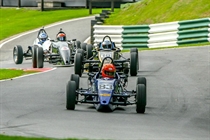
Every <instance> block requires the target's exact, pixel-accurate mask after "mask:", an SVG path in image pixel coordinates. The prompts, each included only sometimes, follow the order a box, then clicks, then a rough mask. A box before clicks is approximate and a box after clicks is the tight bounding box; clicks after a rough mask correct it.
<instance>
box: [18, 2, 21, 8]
mask: <svg viewBox="0 0 210 140" xmlns="http://www.w3.org/2000/svg"><path fill="white" fill-rule="evenodd" d="M18 7H19V8H20V7H21V0H18Z"/></svg>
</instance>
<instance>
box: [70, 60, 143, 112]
mask: <svg viewBox="0 0 210 140" xmlns="http://www.w3.org/2000/svg"><path fill="white" fill-rule="evenodd" d="M107 59H108V61H109V62H110V63H109V64H113V65H112V67H113V66H114V63H115V62H114V60H113V59H112V57H105V58H104V59H103V60H102V65H101V67H100V69H99V71H98V72H91V73H88V86H89V87H88V88H87V89H83V88H79V83H80V82H79V81H80V77H79V75H77V74H72V75H71V78H70V80H69V81H68V82H67V84H66V109H67V110H75V107H76V104H78V103H88V104H93V106H94V107H95V109H96V110H97V111H111V112H112V111H114V110H115V109H116V108H117V107H118V106H127V105H133V104H135V105H136V112H137V113H144V112H145V107H146V78H145V77H138V78H137V82H136V90H135V91H134V90H132V91H128V90H126V85H127V82H128V80H127V77H128V76H127V75H125V74H124V73H120V72H114V73H112V71H106V72H107V73H106V74H108V75H109V76H110V75H111V73H112V77H105V76H104V75H103V74H104V73H103V72H104V67H105V66H107V65H109V64H105V60H107ZM110 68H111V67H108V69H109V70H110ZM80 98H81V99H80ZM131 98H132V99H131Z"/></svg>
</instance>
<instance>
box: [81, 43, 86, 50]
mask: <svg viewBox="0 0 210 140" xmlns="http://www.w3.org/2000/svg"><path fill="white" fill-rule="evenodd" d="M86 45H87V43H82V45H81V49H83V50H84V51H86Z"/></svg>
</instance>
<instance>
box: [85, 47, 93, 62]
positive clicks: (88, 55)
mask: <svg viewBox="0 0 210 140" xmlns="http://www.w3.org/2000/svg"><path fill="white" fill-rule="evenodd" d="M86 50H87V52H86V58H87V59H89V58H91V57H92V56H93V51H92V50H93V45H91V44H88V45H86Z"/></svg>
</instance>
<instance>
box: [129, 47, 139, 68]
mask: <svg viewBox="0 0 210 140" xmlns="http://www.w3.org/2000/svg"><path fill="white" fill-rule="evenodd" d="M132 52H136V53H137V64H138V65H137V69H138V70H139V50H138V49H137V48H131V49H130V53H132Z"/></svg>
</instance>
